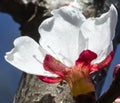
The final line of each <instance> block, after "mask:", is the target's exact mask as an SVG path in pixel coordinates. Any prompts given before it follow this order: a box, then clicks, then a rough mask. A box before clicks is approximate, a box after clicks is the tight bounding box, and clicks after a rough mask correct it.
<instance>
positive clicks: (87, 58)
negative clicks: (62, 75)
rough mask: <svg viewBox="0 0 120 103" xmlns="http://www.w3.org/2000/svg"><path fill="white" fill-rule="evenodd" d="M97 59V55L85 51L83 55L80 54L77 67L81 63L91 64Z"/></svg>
mask: <svg viewBox="0 0 120 103" xmlns="http://www.w3.org/2000/svg"><path fill="white" fill-rule="evenodd" d="M96 58H97V54H96V53H94V52H92V51H90V50H84V51H83V52H82V53H80V55H79V58H78V59H77V60H76V65H78V64H79V63H80V64H81V63H84V64H87V65H88V64H90V63H91V61H92V60H93V59H96Z"/></svg>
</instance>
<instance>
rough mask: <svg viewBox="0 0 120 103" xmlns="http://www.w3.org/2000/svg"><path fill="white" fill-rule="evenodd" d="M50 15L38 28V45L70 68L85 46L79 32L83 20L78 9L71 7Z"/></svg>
mask: <svg viewBox="0 0 120 103" xmlns="http://www.w3.org/2000/svg"><path fill="white" fill-rule="evenodd" d="M52 14H53V17H51V18H49V19H47V20H45V21H44V22H43V23H42V24H41V25H40V27H39V32H40V34H41V39H40V44H41V45H42V47H43V48H44V49H46V50H47V51H48V52H49V53H50V54H51V55H52V56H54V57H55V58H57V59H59V60H60V61H61V62H62V63H64V64H66V65H67V66H71V65H73V64H74V62H75V60H76V59H77V58H78V56H79V53H80V52H81V51H82V50H83V49H84V47H85V45H86V42H85V39H84V37H83V35H82V34H81V32H80V31H79V28H80V25H81V24H82V23H83V21H84V20H85V18H84V16H83V15H82V14H81V12H80V11H79V10H78V9H75V8H73V7H71V6H68V7H62V8H60V9H58V10H55V11H53V12H52ZM79 44H82V45H79Z"/></svg>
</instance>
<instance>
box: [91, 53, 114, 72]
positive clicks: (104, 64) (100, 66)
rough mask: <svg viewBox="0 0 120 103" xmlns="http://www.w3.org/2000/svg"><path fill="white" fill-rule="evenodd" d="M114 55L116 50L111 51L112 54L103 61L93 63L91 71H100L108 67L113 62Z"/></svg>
mask: <svg viewBox="0 0 120 103" xmlns="http://www.w3.org/2000/svg"><path fill="white" fill-rule="evenodd" d="M113 56H114V52H113V51H111V52H110V54H109V55H108V56H107V57H106V58H105V59H104V60H103V61H102V62H100V63H96V64H93V65H91V68H90V72H95V71H99V70H102V69H104V68H105V67H107V66H108V65H109V64H110V63H111V61H112V59H113Z"/></svg>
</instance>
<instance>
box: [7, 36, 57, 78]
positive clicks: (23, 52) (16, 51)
mask: <svg viewBox="0 0 120 103" xmlns="http://www.w3.org/2000/svg"><path fill="white" fill-rule="evenodd" d="M45 55H46V51H45V50H44V49H43V48H42V47H40V45H39V44H37V43H36V42H35V41H34V40H33V39H32V38H30V37H27V36H25V37H19V38H17V39H16V40H15V41H14V48H13V49H12V50H11V51H10V52H8V53H6V56H5V59H6V61H8V62H9V63H10V64H12V65H14V66H15V67H16V68H18V69H20V70H22V71H24V72H26V73H30V74H35V75H42V76H52V77H56V76H57V75H55V74H52V73H50V72H48V71H45V70H44V69H43V65H42V63H43V60H44V56H45Z"/></svg>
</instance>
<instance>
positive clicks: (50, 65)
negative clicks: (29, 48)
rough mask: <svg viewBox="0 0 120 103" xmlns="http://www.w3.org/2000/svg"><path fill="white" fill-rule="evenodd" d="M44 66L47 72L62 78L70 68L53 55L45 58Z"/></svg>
mask: <svg viewBox="0 0 120 103" xmlns="http://www.w3.org/2000/svg"><path fill="white" fill-rule="evenodd" d="M43 66H44V68H45V70H47V71H50V72H52V73H55V74H57V75H59V76H61V77H63V76H64V75H65V74H66V71H67V70H66V68H68V67H67V66H65V65H64V64H63V63H61V62H60V61H58V60H56V59H55V58H54V57H52V56H51V55H46V56H45V59H44V63H43Z"/></svg>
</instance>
